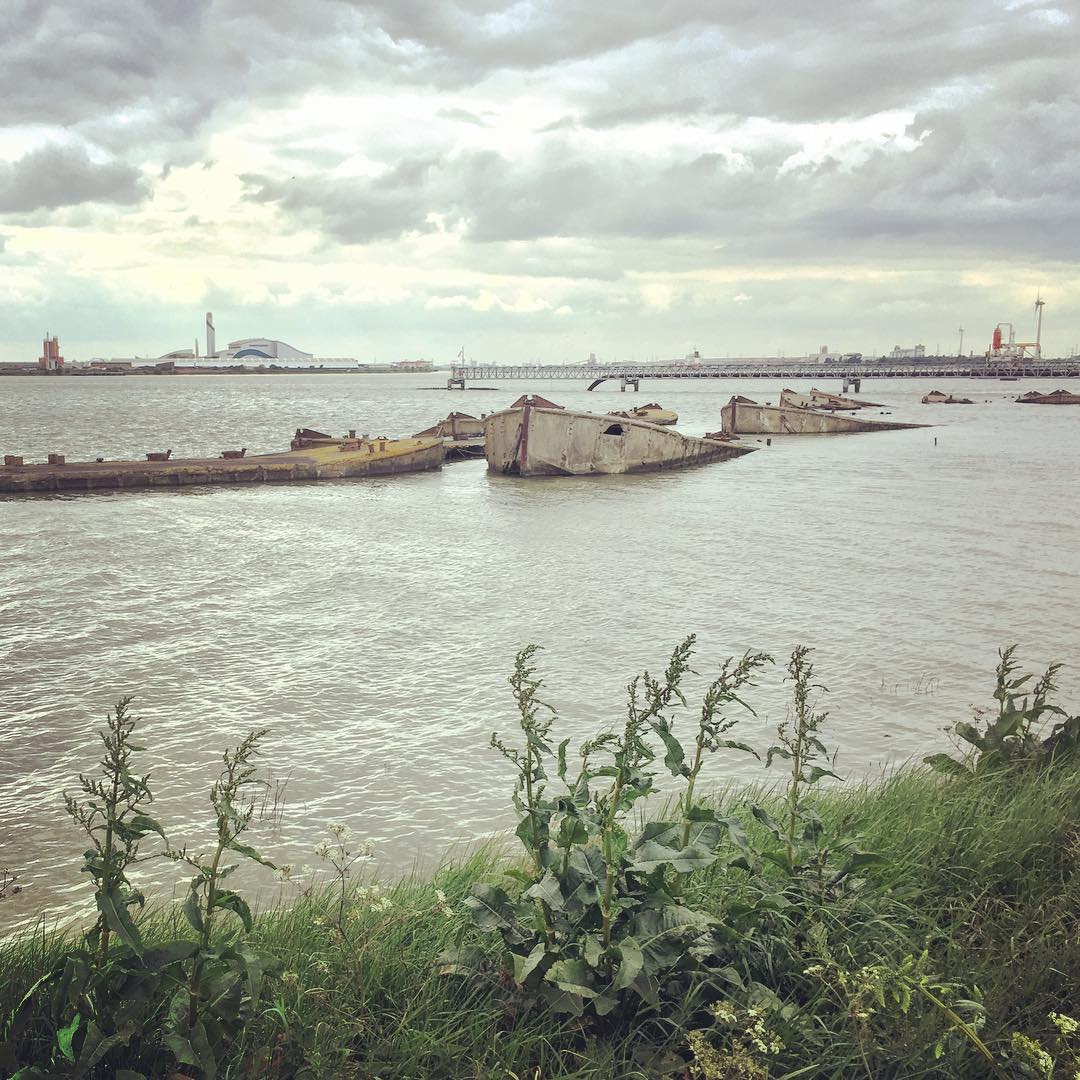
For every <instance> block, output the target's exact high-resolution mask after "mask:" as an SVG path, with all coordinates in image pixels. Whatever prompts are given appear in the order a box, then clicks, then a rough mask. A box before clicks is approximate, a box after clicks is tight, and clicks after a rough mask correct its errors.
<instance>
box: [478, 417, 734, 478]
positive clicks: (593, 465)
mask: <svg viewBox="0 0 1080 1080" xmlns="http://www.w3.org/2000/svg"><path fill="white" fill-rule="evenodd" d="M484 426H485V454H486V457H487V462H488V469H489V470H490V471H492V472H501V473H507V474H510V475H514V476H590V475H595V474H611V473H639V472H655V471H657V470H661V469H683V468H687V467H690V466H693V465H704V464H706V463H707V462H711V461H725V460H727V459H729V458H734V457H740V456H741V455H743V454H749V453H752V452H753V451H754V449H755V448H754V447H752V446H739V445H733V444H731V443H718V442H712V441H711V440H709V439H696V438H693V437H690V436H687V435H680V434H679V433H678V432H677V431H670V430H668V429H666V428H662V427H658V426H657V425H656V424H647V423H645V422H643V421H641V420H632V419H628V418H625V417H614V416H601V415H599V414H595V413H580V412H571V411H569V410H566V409H545V408H538V407H536V406H534V405H527V406H525V407H524V408H520V409H504V410H503V411H501V412H497V413H492V414H491V415H490V416H488V417H487V418H486V420H485V421H484Z"/></svg>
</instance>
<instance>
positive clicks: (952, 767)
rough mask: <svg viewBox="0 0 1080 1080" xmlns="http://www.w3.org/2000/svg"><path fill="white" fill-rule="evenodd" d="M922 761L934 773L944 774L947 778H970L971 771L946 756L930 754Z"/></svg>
mask: <svg viewBox="0 0 1080 1080" xmlns="http://www.w3.org/2000/svg"><path fill="white" fill-rule="evenodd" d="M923 761H924V762H925V763H926V764H927V765H929V766H930V768H931V769H933V770H934V771H935V772H939V773H946V774H947V775H949V776H970V775H971V770H970V769H968V767H967V766H966V765H964V764H963V763H962V762H959V761H957V760H956V759H955V758H951V757H949V755H948V754H930V755H929V756H927V757H924V758H923Z"/></svg>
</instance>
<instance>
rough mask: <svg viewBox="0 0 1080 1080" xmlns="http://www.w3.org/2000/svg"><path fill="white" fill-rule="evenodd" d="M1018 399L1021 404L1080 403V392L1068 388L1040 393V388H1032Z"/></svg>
mask: <svg viewBox="0 0 1080 1080" xmlns="http://www.w3.org/2000/svg"><path fill="white" fill-rule="evenodd" d="M1016 400H1017V401H1018V402H1020V404H1021V405H1080V394H1073V393H1070V392H1069V391H1068V390H1053V391H1051V392H1050V393H1049V394H1040V393H1039V391H1038V390H1031V391H1029V392H1028V393H1026V394H1021V395H1020V396H1019V397H1018V398H1017V399H1016Z"/></svg>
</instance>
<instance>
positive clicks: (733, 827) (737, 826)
mask: <svg viewBox="0 0 1080 1080" xmlns="http://www.w3.org/2000/svg"><path fill="white" fill-rule="evenodd" d="M717 820H718V821H719V822H720V824H721V825H724V826H726V827H727V831H728V839H729V840H730V841H731V842H732V843H733V844H734V845H735V846H736V847H737V848H738V849H739V850H740V851H741V852H743V854H745V855H749V854H750V853H751V852H750V841H749V839H747V836H746V830H745V829H744V828H743V823H742V822H741V821H740V820H739V819H738V818H737V817H722V818H717Z"/></svg>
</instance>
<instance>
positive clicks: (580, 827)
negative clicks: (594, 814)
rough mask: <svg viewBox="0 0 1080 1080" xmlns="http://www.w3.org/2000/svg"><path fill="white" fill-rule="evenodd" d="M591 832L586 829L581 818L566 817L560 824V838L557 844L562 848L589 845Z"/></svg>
mask: <svg viewBox="0 0 1080 1080" xmlns="http://www.w3.org/2000/svg"><path fill="white" fill-rule="evenodd" d="M588 842H589V831H588V829H586V828H585V826H584V824H583V823H582V821H581V820H580V818H577V817H574V816H570V815H568V816H566V817H564V818H563V819H562V821H561V822H560V823H559V836H558V839H557V840H556V843H557V845H558V846H559V847H561V848H568V847H573V846H574V845H575V844H587V843H588Z"/></svg>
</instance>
